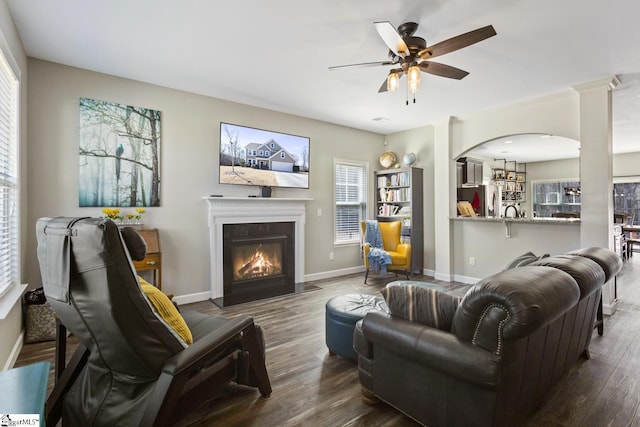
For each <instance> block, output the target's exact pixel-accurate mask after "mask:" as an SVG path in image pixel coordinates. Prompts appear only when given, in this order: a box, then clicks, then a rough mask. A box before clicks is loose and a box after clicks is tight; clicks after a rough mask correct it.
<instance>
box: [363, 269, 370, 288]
mask: <svg viewBox="0 0 640 427" xmlns="http://www.w3.org/2000/svg"><path fill="white" fill-rule="evenodd" d="M367 277H369V269H368V268H367V271H366V272H365V273H364V283H365V284H366V283H367Z"/></svg>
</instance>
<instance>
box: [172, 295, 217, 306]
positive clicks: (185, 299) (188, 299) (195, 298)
mask: <svg viewBox="0 0 640 427" xmlns="http://www.w3.org/2000/svg"><path fill="white" fill-rule="evenodd" d="M210 297H211V292H198V293H195V294H187V295H179V296H174V297H173V300H174V301H175V302H176V304H178V305H181V304H190V303H192V302H200V301H206V300H208V299H209V298H210Z"/></svg>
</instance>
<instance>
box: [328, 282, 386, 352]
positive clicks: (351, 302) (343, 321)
mask: <svg viewBox="0 0 640 427" xmlns="http://www.w3.org/2000/svg"><path fill="white" fill-rule="evenodd" d="M376 310H378V311H388V309H387V304H386V303H385V302H384V299H383V298H382V297H381V296H375V295H363V294H347V295H340V296H337V297H333V298H331V299H330V300H329V301H327V305H326V314H325V323H326V331H325V340H326V343H327V347H328V348H329V354H330V355H331V356H334V355H336V354H337V355H338V356H341V357H344V358H346V359H352V360H356V359H357V358H358V355H357V354H356V352H355V350H354V349H353V329H354V328H355V325H356V323H357V322H358V320H360V319H362V318H363V317H364V316H365V314H367V313H368V312H370V311H376Z"/></svg>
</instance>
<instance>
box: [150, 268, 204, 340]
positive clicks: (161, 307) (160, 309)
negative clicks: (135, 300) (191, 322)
mask: <svg viewBox="0 0 640 427" xmlns="http://www.w3.org/2000/svg"><path fill="white" fill-rule="evenodd" d="M138 280H139V282H140V288H141V289H142V292H144V294H145V295H146V296H147V298H148V299H149V301H150V302H151V305H153V308H154V310H155V311H156V313H158V315H159V316H160V317H162V320H164V321H165V322H166V323H167V324H168V325H169V326H170V327H171V328H172V329H173V330H174V331H175V332H176V334H178V335H179V336H180V338H182V340H183V341H184V342H186V343H187V344H189V345H191V344H193V336H192V335H191V331H190V330H189V326H187V323H186V322H185V321H184V318H183V317H182V316H181V315H180V312H179V311H178V309H177V308H176V306H175V305H173V303H172V302H171V300H170V299H169V297H168V296H166V295H165V294H164V293H162V291H161V290H160V289H158V288H156V287H155V286H153V285H152V284H151V283H149V282H147V281H146V280H144V279H143V278H142V277H138Z"/></svg>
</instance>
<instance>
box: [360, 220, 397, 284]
mask: <svg viewBox="0 0 640 427" xmlns="http://www.w3.org/2000/svg"><path fill="white" fill-rule="evenodd" d="M366 225H367V227H366V232H365V234H364V241H365V243H368V244H369V245H370V246H371V250H370V251H369V254H368V255H367V259H368V260H369V267H370V268H371V269H373V270H376V271H380V273H382V274H386V273H387V265H389V264H391V256H389V254H388V253H387V252H386V251H385V250H384V245H383V244H382V234H381V233H380V227H378V221H375V220H367V221H366Z"/></svg>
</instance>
